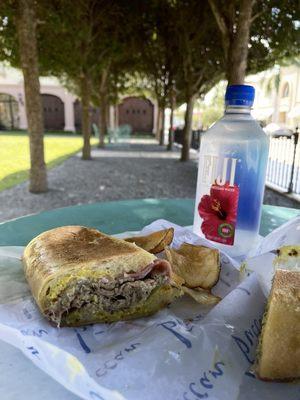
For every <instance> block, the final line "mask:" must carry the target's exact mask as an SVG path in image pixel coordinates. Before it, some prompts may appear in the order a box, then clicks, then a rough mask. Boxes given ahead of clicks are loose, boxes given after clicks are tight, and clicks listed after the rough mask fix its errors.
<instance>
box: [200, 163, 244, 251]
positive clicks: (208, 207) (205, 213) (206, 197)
mask: <svg viewBox="0 0 300 400" xmlns="http://www.w3.org/2000/svg"><path fill="white" fill-rule="evenodd" d="M238 161H239V160H238V159H237V158H227V157H217V156H212V155H204V156H202V160H201V162H200V166H199V178H198V185H199V188H198V190H199V192H198V196H197V199H198V201H199V203H198V213H199V216H200V218H201V219H202V223H201V228H200V229H201V231H202V233H203V234H204V236H205V237H206V239H209V240H212V241H214V242H219V243H223V244H226V245H231V246H232V245H233V244H234V234H235V227H236V222H237V211H238V201H239V187H238V185H237V184H236V183H235V178H236V168H237V163H238Z"/></svg>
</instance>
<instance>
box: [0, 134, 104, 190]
mask: <svg viewBox="0 0 300 400" xmlns="http://www.w3.org/2000/svg"><path fill="white" fill-rule="evenodd" d="M91 143H92V144H96V143H97V139H95V138H92V139H91ZM81 148H82V138H81V137H80V136H75V135H73V136H62V137H59V136H53V135H49V136H48V135H46V136H45V157H46V163H47V167H48V168H52V167H54V166H55V165H58V164H60V163H62V162H63V161H64V160H65V159H67V158H68V157H70V156H71V155H72V154H75V153H77V152H78V151H79V150H80V149H81ZM29 165H30V164H29V141H28V136H27V135H26V134H24V133H23V134H22V133H3V134H0V191H1V190H4V189H7V188H9V187H11V186H14V185H16V184H17V183H20V182H23V181H25V180H26V179H28V170H29Z"/></svg>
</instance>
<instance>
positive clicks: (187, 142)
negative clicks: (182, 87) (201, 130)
mask: <svg viewBox="0 0 300 400" xmlns="http://www.w3.org/2000/svg"><path fill="white" fill-rule="evenodd" d="M194 102H195V96H190V97H189V98H188V100H187V103H186V111H185V117H184V129H183V140H182V149H181V159H180V161H188V160H189V159H190V146H191V138H192V122H193V109H194Z"/></svg>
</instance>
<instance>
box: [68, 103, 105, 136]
mask: <svg viewBox="0 0 300 400" xmlns="http://www.w3.org/2000/svg"><path fill="white" fill-rule="evenodd" d="M81 112H82V107H81V102H80V100H79V99H76V100H75V101H74V119H75V130H76V132H81ZM99 113H100V110H99V108H98V107H97V108H96V107H92V106H91V107H90V115H91V125H92V124H96V125H98V123H99Z"/></svg>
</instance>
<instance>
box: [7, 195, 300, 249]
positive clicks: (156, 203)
mask: <svg viewBox="0 0 300 400" xmlns="http://www.w3.org/2000/svg"><path fill="white" fill-rule="evenodd" d="M193 214H194V201H193V200H192V199H161V200H160V199H141V200H125V201H108V202H102V203H94V204H83V205H79V206H72V207H64V208H57V209H54V210H50V211H45V212H41V213H39V214H34V215H29V216H25V217H21V218H17V219H14V220H11V221H7V222H3V223H2V224H0V246H24V245H26V244H27V243H28V242H29V241H30V240H31V239H32V238H34V237H35V236H37V235H38V234H39V233H41V232H43V231H45V230H48V229H51V228H55V227H57V226H62V225H85V226H89V227H93V228H96V229H99V230H101V231H102V232H105V233H107V234H115V233H120V232H124V231H130V230H140V229H141V228H143V227H144V226H145V225H148V224H150V223H151V222H152V221H154V220H156V219H160V218H163V219H166V220H168V221H171V222H173V223H176V224H178V225H182V226H188V225H192V223H193ZM298 215H300V209H298V210H297V209H292V208H285V207H277V206H267V205H264V206H263V211H262V219H261V226H260V234H261V235H262V236H266V235H267V234H268V233H270V232H272V231H273V230H274V229H275V228H277V227H278V226H280V225H282V224H283V223H285V222H287V221H288V220H289V219H291V218H293V217H296V216H298Z"/></svg>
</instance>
